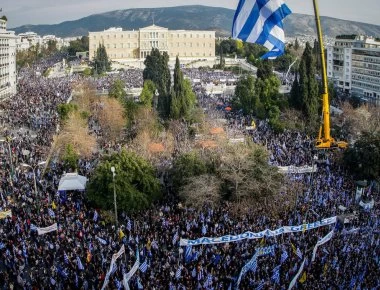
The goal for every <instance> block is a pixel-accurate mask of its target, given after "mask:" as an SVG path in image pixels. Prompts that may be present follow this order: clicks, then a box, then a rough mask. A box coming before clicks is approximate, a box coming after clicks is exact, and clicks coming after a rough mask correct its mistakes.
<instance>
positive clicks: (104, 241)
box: [96, 237, 107, 245]
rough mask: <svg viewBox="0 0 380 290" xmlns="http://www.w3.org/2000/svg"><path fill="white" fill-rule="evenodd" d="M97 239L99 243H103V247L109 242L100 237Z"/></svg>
mask: <svg viewBox="0 0 380 290" xmlns="http://www.w3.org/2000/svg"><path fill="white" fill-rule="evenodd" d="M96 239H97V240H98V241H99V243H101V244H102V245H107V241H106V240H104V239H102V238H99V237H96Z"/></svg>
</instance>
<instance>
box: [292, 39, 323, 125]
mask: <svg viewBox="0 0 380 290" xmlns="http://www.w3.org/2000/svg"><path fill="white" fill-rule="evenodd" d="M315 75H316V68H315V58H314V55H313V53H312V48H311V46H310V44H309V43H308V42H307V43H306V47H305V50H304V53H303V55H302V59H301V62H300V65H299V79H298V81H297V82H298V84H297V82H296V81H295V83H294V84H293V86H294V89H292V101H291V103H292V104H295V105H297V106H298V105H299V109H301V110H302V112H303V113H304V114H305V116H306V118H307V120H308V122H309V124H310V125H312V126H314V125H316V120H317V118H318V115H319V114H318V108H319V86H318V82H317V80H316V78H315ZM297 86H298V89H297ZM297 93H298V94H297ZM296 108H297V107H296Z"/></svg>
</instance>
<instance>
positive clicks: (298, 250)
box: [296, 248, 302, 260]
mask: <svg viewBox="0 0 380 290" xmlns="http://www.w3.org/2000/svg"><path fill="white" fill-rule="evenodd" d="M296 255H297V256H298V257H299V258H300V259H301V260H302V253H301V250H300V248H297V251H296Z"/></svg>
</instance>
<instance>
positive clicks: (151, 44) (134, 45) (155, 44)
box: [92, 41, 213, 49]
mask: <svg viewBox="0 0 380 290" xmlns="http://www.w3.org/2000/svg"><path fill="white" fill-rule="evenodd" d="M162 45H163V43H160V42H159V41H150V42H142V43H141V47H142V48H151V47H154V48H161V47H163V46H162ZM170 45H171V47H204V48H205V47H206V46H207V43H199V42H197V43H192V42H189V43H186V42H177V43H173V42H172V43H171V44H170ZM164 46H165V45H164ZM92 47H93V48H94V49H97V47H98V45H97V44H93V46H92ZM105 47H106V48H108V49H110V48H137V43H120V44H117V43H111V44H110V43H108V44H105ZM208 47H209V48H212V47H213V43H209V44H208Z"/></svg>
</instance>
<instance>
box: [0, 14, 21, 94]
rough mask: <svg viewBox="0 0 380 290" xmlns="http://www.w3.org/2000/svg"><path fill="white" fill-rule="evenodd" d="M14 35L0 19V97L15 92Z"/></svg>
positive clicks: (5, 22) (4, 21)
mask: <svg viewBox="0 0 380 290" xmlns="http://www.w3.org/2000/svg"><path fill="white" fill-rule="evenodd" d="M16 38H17V37H16V36H15V34H14V32H13V31H7V21H6V20H3V19H0V99H4V98H7V97H10V96H11V95H14V94H16V89H17V86H16V85H17V84H16V82H17V73H16Z"/></svg>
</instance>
